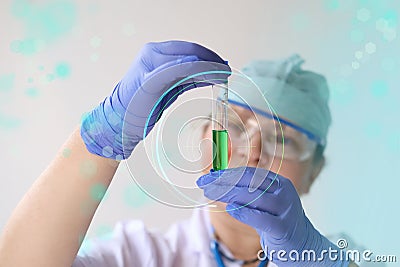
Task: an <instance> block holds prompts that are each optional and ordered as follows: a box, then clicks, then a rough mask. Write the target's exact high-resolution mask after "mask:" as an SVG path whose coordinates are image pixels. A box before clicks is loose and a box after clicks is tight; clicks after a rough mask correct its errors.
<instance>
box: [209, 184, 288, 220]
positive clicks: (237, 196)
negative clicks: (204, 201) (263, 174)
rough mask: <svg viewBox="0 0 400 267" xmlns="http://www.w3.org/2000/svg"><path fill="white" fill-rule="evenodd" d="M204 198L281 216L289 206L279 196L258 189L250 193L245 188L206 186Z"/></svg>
mask: <svg viewBox="0 0 400 267" xmlns="http://www.w3.org/2000/svg"><path fill="white" fill-rule="evenodd" d="M203 190H204V196H205V197H207V198H208V199H210V200H216V201H220V202H224V203H227V204H237V205H240V206H246V207H250V208H253V209H258V210H260V211H265V212H268V213H270V214H273V215H280V214H283V213H284V212H285V211H286V210H287V208H288V207H289V206H290V202H289V201H287V200H286V199H282V198H281V197H280V195H276V194H274V193H268V192H265V191H262V190H259V189H256V190H254V191H252V192H249V190H248V189H247V188H245V187H233V188H232V187H230V186H216V185H211V184H210V185H208V186H205V187H203Z"/></svg>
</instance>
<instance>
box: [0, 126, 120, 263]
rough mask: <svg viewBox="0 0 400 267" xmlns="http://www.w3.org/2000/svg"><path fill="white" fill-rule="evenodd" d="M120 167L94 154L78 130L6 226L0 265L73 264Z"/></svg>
mask: <svg viewBox="0 0 400 267" xmlns="http://www.w3.org/2000/svg"><path fill="white" fill-rule="evenodd" d="M117 166H118V163H117V162H116V161H114V160H111V159H105V158H102V157H99V156H96V155H93V154H91V153H89V152H88V151H87V149H86V147H85V144H84V143H83V141H82V139H81V136H80V133H79V129H77V130H76V131H74V133H73V134H72V135H71V137H70V138H69V139H68V140H67V142H66V143H65V144H64V145H63V147H62V148H61V150H60V152H59V153H58V155H57V157H56V158H55V159H54V161H53V162H52V163H51V164H50V166H49V167H48V168H47V169H46V170H45V171H44V172H43V173H42V174H41V175H40V177H39V178H38V179H37V180H36V181H35V183H34V184H33V185H32V187H31V188H30V189H29V191H28V192H27V193H26V194H25V196H24V197H23V199H22V200H21V202H20V203H19V204H18V206H17V208H16V209H15V211H14V212H13V214H12V216H11V218H10V220H9V221H8V223H7V225H6V226H5V228H4V230H3V233H2V235H1V237H0V266H21V267H23V266H30V267H36V266H37V267H46V266H49V267H50V266H51V267H53V266H60V267H61V266H68V267H69V266H71V264H72V261H73V260H74V258H75V256H76V253H77V251H78V249H79V246H80V241H82V238H83V236H84V235H85V233H86V231H87V229H88V227H89V224H90V222H91V220H92V218H93V215H94V213H95V211H96V209H97V207H98V205H99V203H100V200H101V191H103V190H102V189H104V190H105V189H106V188H108V186H109V184H110V182H111V180H112V177H113V175H114V174H115V171H116V168H117Z"/></svg>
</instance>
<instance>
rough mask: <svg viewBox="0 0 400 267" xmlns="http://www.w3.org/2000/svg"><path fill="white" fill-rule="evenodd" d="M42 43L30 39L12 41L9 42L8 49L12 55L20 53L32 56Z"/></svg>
mask: <svg viewBox="0 0 400 267" xmlns="http://www.w3.org/2000/svg"><path fill="white" fill-rule="evenodd" d="M41 45H42V43H41V42H40V41H39V40H35V39H32V38H29V39H25V40H14V41H12V42H11V45H10V48H11V51H12V52H14V53H20V54H23V55H33V54H35V53H36V52H37V51H38V50H39V49H40V47H41Z"/></svg>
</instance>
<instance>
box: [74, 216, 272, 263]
mask: <svg viewBox="0 0 400 267" xmlns="http://www.w3.org/2000/svg"><path fill="white" fill-rule="evenodd" d="M211 237H212V235H211V229H210V221H209V216H208V212H207V211H206V210H202V209H196V210H195V211H194V212H193V215H192V217H191V218H190V219H188V220H185V221H182V222H179V223H176V224H174V225H172V226H171V227H170V229H169V230H168V231H167V233H166V234H163V233H161V232H157V231H151V230H148V229H147V228H146V227H145V226H144V224H143V222H142V221H138V220H132V221H128V222H120V223H118V224H117V225H116V227H115V229H114V231H113V233H112V235H111V236H110V237H109V238H103V239H97V240H93V241H91V242H89V243H88V244H87V245H86V246H85V247H87V248H84V247H83V248H81V250H80V251H79V253H78V256H77V257H76V259H75V261H74V263H73V265H72V267H137V266H140V267H141V266H146V267H181V266H182V267H183V266H193V267H195V266H198V267H217V264H216V262H215V259H214V256H213V254H212V253H211V250H210V242H211ZM220 245H221V249H223V250H224V253H225V254H226V255H228V256H232V255H231V253H230V252H229V251H228V250H227V248H226V247H224V246H223V245H222V244H220ZM224 263H225V266H226V267H239V266H240V265H238V264H235V263H231V262H227V261H225V262H224ZM272 266H276V265H274V264H269V265H268V267H272Z"/></svg>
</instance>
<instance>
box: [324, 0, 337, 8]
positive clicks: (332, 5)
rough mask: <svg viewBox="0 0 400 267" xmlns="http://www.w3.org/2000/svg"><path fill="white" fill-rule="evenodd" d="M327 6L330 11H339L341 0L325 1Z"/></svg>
mask: <svg viewBox="0 0 400 267" xmlns="http://www.w3.org/2000/svg"><path fill="white" fill-rule="evenodd" d="M325 6H326V8H327V9H328V10H337V9H339V8H340V3H339V0H325Z"/></svg>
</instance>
